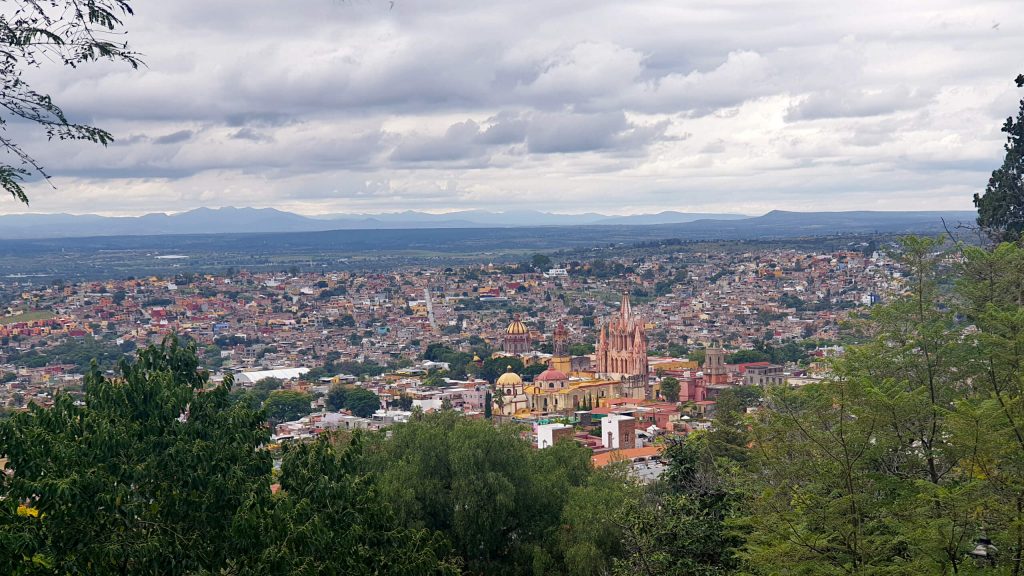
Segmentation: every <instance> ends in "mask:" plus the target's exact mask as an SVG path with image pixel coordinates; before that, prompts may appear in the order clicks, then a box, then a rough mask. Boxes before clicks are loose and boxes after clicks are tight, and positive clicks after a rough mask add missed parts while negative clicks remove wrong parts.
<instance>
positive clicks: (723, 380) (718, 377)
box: [703, 345, 729, 384]
mask: <svg viewBox="0 0 1024 576" xmlns="http://www.w3.org/2000/svg"><path fill="white" fill-rule="evenodd" d="M703 370H704V383H705V384H728V383H729V371H728V370H727V369H726V367H725V350H723V349H721V348H719V347H718V346H714V345H712V346H708V347H707V348H705V349H704V366H703Z"/></svg>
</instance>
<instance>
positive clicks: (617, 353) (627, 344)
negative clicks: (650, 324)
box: [595, 292, 650, 398]
mask: <svg viewBox="0 0 1024 576" xmlns="http://www.w3.org/2000/svg"><path fill="white" fill-rule="evenodd" d="M595 355H596V359H597V366H596V372H597V374H598V376H599V377H600V378H606V379H611V380H620V381H622V382H624V389H623V393H624V394H625V395H627V396H630V397H639V398H642V397H644V396H646V394H647V391H646V387H647V376H648V373H649V372H650V368H649V366H648V363H647V333H646V332H645V331H644V323H643V321H641V320H640V319H639V318H637V317H636V316H634V315H633V309H632V307H631V306H630V303H629V293H628V292H626V293H623V294H622V304H621V305H620V307H619V313H618V314H617V315H615V316H612V317H611V318H610V319H609V320H608V321H607V322H605V324H604V326H602V327H601V334H600V336H599V338H598V341H597V351H596V354H595Z"/></svg>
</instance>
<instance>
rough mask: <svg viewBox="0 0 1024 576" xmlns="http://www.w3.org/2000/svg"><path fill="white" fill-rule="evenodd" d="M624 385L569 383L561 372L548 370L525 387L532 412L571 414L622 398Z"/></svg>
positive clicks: (612, 382) (582, 381)
mask: <svg viewBox="0 0 1024 576" xmlns="http://www.w3.org/2000/svg"><path fill="white" fill-rule="evenodd" d="M620 388H621V384H620V383H619V382H615V381H611V380H570V379H569V376H568V375H567V374H565V373H564V372H562V371H560V370H556V369H555V368H552V367H549V368H548V369H547V370H545V371H543V372H541V373H540V374H538V375H537V376H536V377H535V378H534V379H533V384H532V385H530V386H526V387H525V392H526V396H527V397H528V398H529V400H530V410H532V411H535V412H572V411H576V410H580V409H581V408H593V407H596V406H600V405H601V402H602V401H603V400H605V399H608V398H617V397H619V396H620V393H619V390H620Z"/></svg>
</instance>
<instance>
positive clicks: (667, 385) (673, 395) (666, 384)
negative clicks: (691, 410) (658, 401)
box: [661, 376, 679, 402]
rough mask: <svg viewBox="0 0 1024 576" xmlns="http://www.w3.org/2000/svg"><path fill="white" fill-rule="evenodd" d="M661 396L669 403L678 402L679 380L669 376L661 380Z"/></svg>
mask: <svg viewBox="0 0 1024 576" xmlns="http://www.w3.org/2000/svg"><path fill="white" fill-rule="evenodd" d="M661 395H662V396H663V397H664V398H665V400H668V401H669V402H679V380H677V379H675V378H673V377H671V376H669V377H667V378H662V379H661Z"/></svg>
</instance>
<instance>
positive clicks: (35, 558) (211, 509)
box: [0, 339, 271, 574]
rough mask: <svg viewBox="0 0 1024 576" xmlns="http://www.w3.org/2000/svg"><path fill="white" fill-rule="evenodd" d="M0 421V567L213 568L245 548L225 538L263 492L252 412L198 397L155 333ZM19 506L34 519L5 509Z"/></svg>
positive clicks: (262, 435) (217, 391) (192, 359)
mask: <svg viewBox="0 0 1024 576" xmlns="http://www.w3.org/2000/svg"><path fill="white" fill-rule="evenodd" d="M120 373H121V376H119V377H107V376H104V375H103V373H101V372H100V371H99V370H97V369H95V368H94V369H93V370H92V371H90V372H89V373H88V374H87V375H86V378H85V403H84V404H80V403H76V402H75V401H74V399H73V398H71V397H70V396H68V395H67V394H65V393H58V394H57V395H56V397H55V400H54V405H53V407H52V408H49V409H42V408H38V407H34V408H32V409H31V410H29V411H28V412H25V413H21V414H17V415H15V416H14V417H13V418H10V419H8V420H6V421H3V422H0V456H2V457H4V458H7V459H8V463H7V468H6V471H7V472H8V474H0V509H2V512H0V573H4V574H21V573H25V574H85V573H93V574H157V573H161V574H197V573H218V572H220V571H221V570H223V569H226V568H227V567H228V565H229V564H230V562H231V559H232V558H235V557H237V556H239V555H242V554H244V553H246V552H247V547H248V546H247V542H246V541H244V540H241V539H239V540H235V539H232V538H224V535H226V534H230V533H232V530H233V528H234V527H235V526H237V524H236V523H237V522H238V521H239V520H240V518H241V516H242V511H243V509H244V508H245V507H246V506H247V505H248V503H250V502H252V501H253V500H254V499H259V498H260V497H261V495H262V494H266V495H268V496H269V490H268V486H269V484H270V471H271V461H270V454H269V453H268V452H266V451H265V450H263V449H261V447H262V446H263V445H264V444H266V443H267V442H268V441H269V433H268V431H267V429H266V428H265V426H263V415H262V414H261V413H259V412H255V411H253V410H251V409H249V408H248V407H247V406H244V405H239V404H234V405H232V404H231V402H230V401H229V399H228V388H229V386H230V384H231V382H230V377H229V378H228V379H227V380H226V382H225V383H224V384H222V385H218V386H216V387H214V388H213V389H211V390H206V391H205V392H204V391H203V390H204V389H205V388H206V385H207V383H208V382H207V377H206V375H205V373H204V372H203V371H201V370H199V365H198V360H197V357H196V353H195V349H194V348H192V347H189V348H183V347H180V346H178V343H177V341H176V340H173V339H170V340H166V341H165V342H164V344H163V345H162V346H160V347H150V348H147V349H145V350H142V351H140V352H139V355H138V359H137V360H134V361H131V360H127V359H126V360H122V361H121V363H120ZM19 503H28V504H29V505H30V506H31V507H33V508H35V509H36V510H38V516H36V517H32V516H22V515H18V514H16V512H15V508H16V507H17V506H18V505H19Z"/></svg>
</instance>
